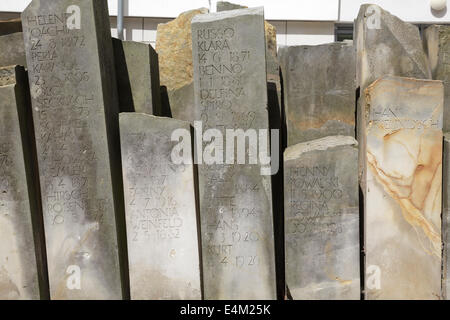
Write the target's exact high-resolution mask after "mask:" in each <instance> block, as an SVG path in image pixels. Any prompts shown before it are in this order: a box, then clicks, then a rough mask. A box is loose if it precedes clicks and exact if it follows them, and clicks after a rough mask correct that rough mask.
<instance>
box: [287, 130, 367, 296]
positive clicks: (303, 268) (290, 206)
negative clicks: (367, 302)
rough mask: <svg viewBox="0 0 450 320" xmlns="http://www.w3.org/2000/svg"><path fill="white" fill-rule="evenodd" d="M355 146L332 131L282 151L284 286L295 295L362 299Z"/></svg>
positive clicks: (347, 137) (350, 139)
mask: <svg viewBox="0 0 450 320" xmlns="http://www.w3.org/2000/svg"><path fill="white" fill-rule="evenodd" d="M357 145H358V144H357V142H356V140H355V139H354V138H353V137H349V136H329V137H325V138H321V139H317V140H312V141H310V142H304V143H299V144H296V145H293V146H291V147H288V148H287V149H286V151H285V152H284V168H285V180H284V181H285V239H286V240H285V241H286V245H285V247H286V286H287V288H288V290H289V291H288V292H289V293H290V295H291V297H292V298H293V299H295V300H297V299H298V300H349V299H352V300H357V299H359V298H360V273H359V205H358V176H357V170H358V165H357V164H358V147H357Z"/></svg>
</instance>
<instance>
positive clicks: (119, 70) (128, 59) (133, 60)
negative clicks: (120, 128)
mask: <svg viewBox="0 0 450 320" xmlns="http://www.w3.org/2000/svg"><path fill="white" fill-rule="evenodd" d="M113 46H114V60H115V65H116V75H117V89H118V92H119V108H120V111H121V112H126V111H129V112H130V111H131V112H132V111H134V112H138V113H146V114H151V115H160V113H161V93H160V88H159V67H158V54H157V53H156V51H155V49H153V47H152V46H151V45H149V44H145V43H140V42H135V41H122V40H119V39H115V38H113Z"/></svg>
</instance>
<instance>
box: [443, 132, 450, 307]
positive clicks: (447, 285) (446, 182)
mask: <svg viewBox="0 0 450 320" xmlns="http://www.w3.org/2000/svg"><path fill="white" fill-rule="evenodd" d="M443 162H444V163H443V166H442V173H443V179H442V183H443V185H442V244H443V250H442V271H443V274H442V296H443V298H444V299H446V300H448V299H449V298H450V292H449V290H450V268H449V265H448V262H449V261H448V257H449V251H450V231H449V228H450V214H449V211H450V134H449V133H445V134H444V154H443Z"/></svg>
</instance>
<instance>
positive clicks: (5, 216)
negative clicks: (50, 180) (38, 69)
mask: <svg viewBox="0 0 450 320" xmlns="http://www.w3.org/2000/svg"><path fill="white" fill-rule="evenodd" d="M26 77H27V75H26V73H25V70H24V69H23V67H7V68H0V238H1V241H0V300H10V299H21V300H23V299H41V298H42V299H45V298H48V293H47V291H48V284H47V279H46V272H47V270H46V269H45V252H44V250H45V248H44V242H43V239H44V237H43V232H44V230H43V225H42V210H41V207H40V199H39V183H36V176H35V175H34V174H35V173H36V172H35V170H34V169H35V168H34V165H35V164H34V163H33V161H34V158H33V157H34V156H35V154H34V152H33V151H34V141H33V138H34V137H33V135H32V133H33V126H32V122H31V121H32V120H31V106H30V105H29V103H30V99H29V88H28V80H27V78H26ZM33 228H34V232H33Z"/></svg>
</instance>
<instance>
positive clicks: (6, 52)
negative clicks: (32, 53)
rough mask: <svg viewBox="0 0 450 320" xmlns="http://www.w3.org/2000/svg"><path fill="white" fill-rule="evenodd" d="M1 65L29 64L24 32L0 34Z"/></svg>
mask: <svg viewBox="0 0 450 320" xmlns="http://www.w3.org/2000/svg"><path fill="white" fill-rule="evenodd" d="M0 48H1V50H0V67H6V66H12V65H20V66H24V67H26V66H27V61H26V56H25V46H24V44H23V34H22V32H16V33H11V34H8V35H3V36H0Z"/></svg>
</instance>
